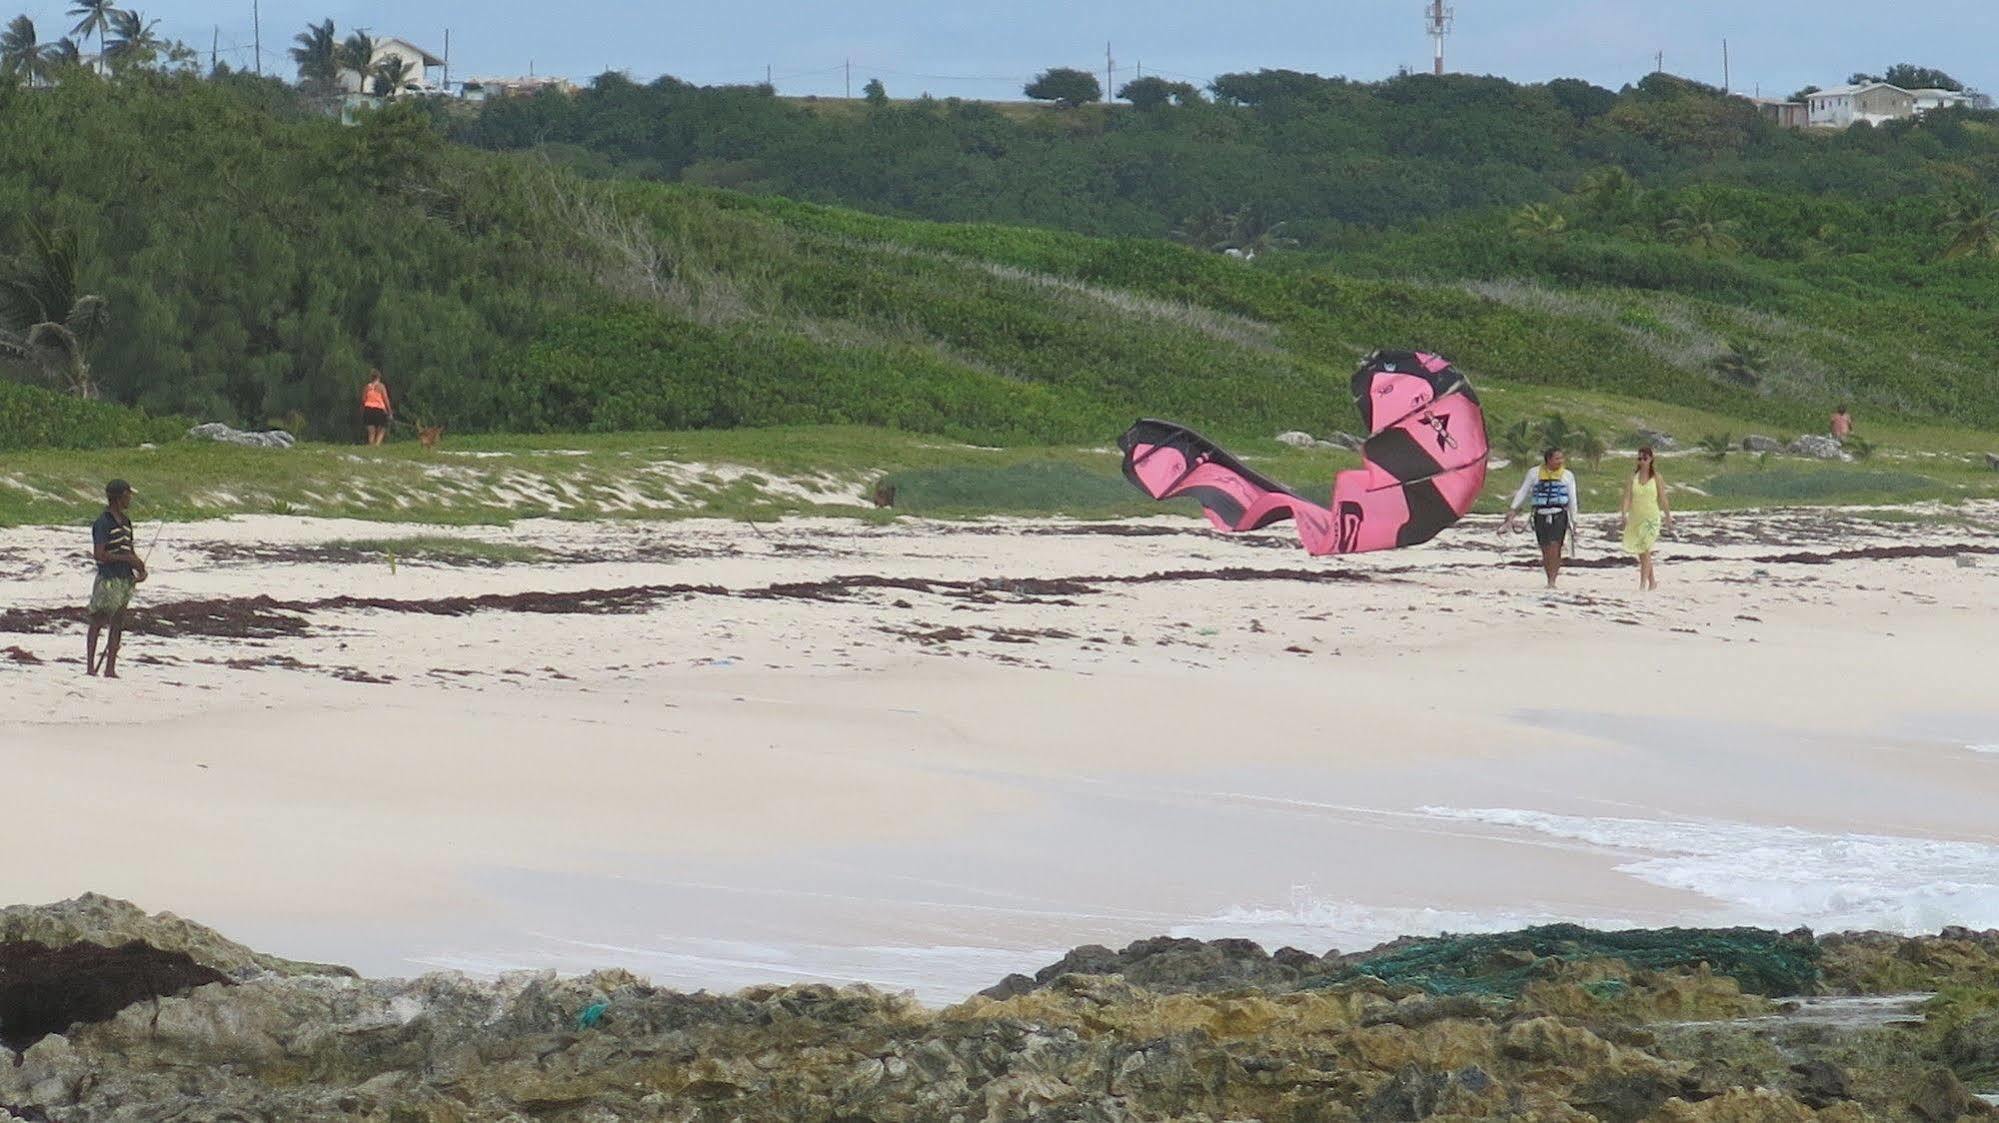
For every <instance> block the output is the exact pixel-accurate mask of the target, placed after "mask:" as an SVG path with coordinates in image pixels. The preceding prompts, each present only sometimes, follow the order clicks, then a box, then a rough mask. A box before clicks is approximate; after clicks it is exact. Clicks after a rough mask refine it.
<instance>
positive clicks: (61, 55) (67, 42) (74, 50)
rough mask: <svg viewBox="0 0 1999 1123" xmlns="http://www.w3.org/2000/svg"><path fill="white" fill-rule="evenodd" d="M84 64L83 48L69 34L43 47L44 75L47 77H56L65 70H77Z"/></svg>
mask: <svg viewBox="0 0 1999 1123" xmlns="http://www.w3.org/2000/svg"><path fill="white" fill-rule="evenodd" d="M82 65H83V48H82V47H79V46H77V45H76V40H74V39H71V38H70V37H69V36H67V35H65V36H63V37H62V38H60V39H58V40H56V41H55V42H53V43H50V44H48V45H47V46H44V47H43V48H42V75H43V77H45V78H54V77H55V76H56V75H57V74H60V73H62V72H63V71H65V70H75V69H78V68H79V67H81V66H82Z"/></svg>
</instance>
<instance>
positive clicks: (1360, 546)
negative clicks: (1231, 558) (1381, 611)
mask: <svg viewBox="0 0 1999 1123" xmlns="http://www.w3.org/2000/svg"><path fill="white" fill-rule="evenodd" d="M1353 395H1354V404H1355V405H1356V406H1357V407H1359V409H1360V418H1361V422H1362V423H1363V424H1364V425H1366V427H1367V432H1368V436H1367V439H1366V441H1364V442H1363V443H1362V445H1361V450H1360V453H1361V467H1360V468H1358V469H1355V470H1354V471H1350V472H1341V473H1339V475H1338V476H1336V477H1334V479H1333V495H1332V501H1331V503H1329V504H1327V505H1325V506H1321V505H1319V504H1317V503H1314V502H1312V501H1311V500H1309V499H1306V498H1304V497H1302V496H1300V495H1299V494H1298V493H1296V492H1294V491H1292V490H1291V489H1290V488H1287V487H1285V486H1284V485H1282V484H1279V483H1274V482H1272V481H1271V480H1269V479H1267V478H1265V477H1264V476H1262V475H1260V474H1258V473H1257V472H1254V471H1252V470H1250V469H1249V468H1248V467H1246V466H1244V465H1243V463H1242V462H1241V461H1239V460H1237V459H1236V458H1235V457H1233V456H1230V455H1229V454H1228V453H1226V452H1224V451H1222V450H1221V448H1219V447H1218V446H1216V445H1215V443H1214V442H1213V441H1210V440H1208V439H1207V438H1206V437H1203V436H1202V435H1200V434H1199V433H1196V432H1194V431H1193V430H1192V429H1188V428H1186V427H1185V426H1181V425H1175V424H1173V423H1172V422H1168V421H1140V422H1138V423H1137V424H1135V425H1133V426H1132V427H1131V428H1130V429H1128V430H1126V431H1125V434H1124V436H1122V437H1120V438H1118V447H1119V448H1121V449H1123V450H1124V474H1125V478H1126V479H1128V480H1130V481H1131V482H1132V483H1133V484H1135V485H1137V487H1138V489H1139V490H1140V491H1143V492H1145V493H1146V494H1147V495H1150V496H1152V497H1153V498H1154V499H1175V498H1179V497H1181V496H1186V497H1188V498H1191V499H1193V500H1195V501H1196V502H1198V503H1199V504H1200V505H1201V506H1202V507H1203V508H1204V509H1205V510H1206V511H1207V514H1208V520H1209V521H1210V522H1212V523H1214V524H1215V526H1217V527H1219V528H1220V529H1222V530H1229V531H1244V530H1260V529H1262V528H1263V527H1266V526H1269V525H1270V524H1272V523H1274V522H1280V521H1282V520H1284V519H1291V520H1293V521H1295V522H1296V523H1297V524H1298V540H1299V541H1300V542H1302V543H1303V544H1304V546H1305V549H1306V550H1307V551H1308V552H1310V553H1312V554H1352V553H1359V552H1361V551H1364V550H1389V549H1394V548H1395V547H1397V546H1414V545H1416V544H1417V543H1419V542H1428V541H1429V540H1430V539H1432V538H1434V537H1436V536H1437V533H1438V532H1439V531H1441V530H1443V529H1444V528H1445V527H1447V526H1449V525H1451V524H1452V523H1454V522H1456V521H1458V519H1459V518H1461V517H1462V516H1463V515H1464V513H1465V512H1466V511H1468V510H1470V509H1471V505H1472V503H1473V501H1474V500H1476V499H1477V498H1478V494H1479V490H1480V489H1481V488H1483V487H1484V486H1485V458H1486V452H1487V448H1488V446H1487V444H1486V437H1485V414H1484V412H1483V411H1482V410H1480V408H1479V404H1478V395H1477V394H1475V393H1473V392H1472V388H1471V384H1470V383H1468V382H1466V381H1465V379H1464V376H1463V375H1461V374H1459V373H1458V372H1457V370H1456V369H1455V368H1454V367H1452V366H1451V364H1449V363H1447V362H1445V361H1444V360H1443V359H1440V358H1438V357H1437V356H1435V355H1426V354H1422V353H1420V352H1414V351H1376V352H1375V353H1374V354H1372V355H1369V356H1368V357H1367V359H1366V361H1365V362H1363V363H1362V364H1361V367H1360V370H1359V371H1357V372H1356V373H1355V374H1354V376H1353Z"/></svg>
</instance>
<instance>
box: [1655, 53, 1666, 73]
mask: <svg viewBox="0 0 1999 1123" xmlns="http://www.w3.org/2000/svg"><path fill="white" fill-rule="evenodd" d="M1652 61H1653V64H1654V65H1653V67H1652V73H1654V74H1664V73H1665V72H1666V52H1664V51H1660V52H1658V53H1657V54H1655V55H1653V56H1652Z"/></svg>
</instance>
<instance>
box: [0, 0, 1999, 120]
mask: <svg viewBox="0 0 1999 1123" xmlns="http://www.w3.org/2000/svg"><path fill="white" fill-rule="evenodd" d="M262 4H263V28H264V52H265V66H266V67H267V68H271V67H277V68H281V69H282V70H283V71H284V72H285V73H287V74H289V73H290V62H289V59H288V58H286V56H285V55H284V53H283V52H284V48H285V47H287V46H289V45H290V41H291V37H292V35H293V34H294V33H296V32H297V31H298V30H299V29H301V28H302V27H304V25H305V24H306V23H308V22H309V21H312V20H315V19H319V18H322V17H326V16H331V17H332V18H333V19H334V20H335V22H336V23H337V24H338V26H339V28H340V29H341V31H342V32H343V33H345V32H346V31H348V30H350V29H352V28H355V27H366V28H368V29H370V30H371V31H372V32H374V33H375V34H378V35H379V34H396V35H401V36H403V37H405V38H408V39H412V40H414V41H416V42H418V43H420V44H422V45H424V46H426V47H428V48H429V49H431V50H433V51H442V49H443V44H444V29H445V28H447V27H448V28H450V29H451V58H452V71H453V76H454V77H465V76H467V75H475V74H496V75H498V74H516V73H525V72H526V71H527V69H528V67H529V65H530V63H532V65H533V66H534V68H535V70H536V71H537V72H539V73H542V74H562V75H567V76H570V77H573V78H576V79H579V80H581V79H585V78H588V77H589V76H591V75H593V74H596V73H598V72H600V71H603V70H605V69H607V68H608V69H619V70H627V71H629V72H631V73H632V75H633V76H634V77H637V78H640V79H642V80H643V79H650V78H652V77H654V76H656V75H659V74H662V73H667V74H675V75H678V76H680V77H683V78H686V79H688V80H690V81H694V82H698V83H703V84H708V83H722V82H749V81H760V80H762V78H763V75H764V68H765V66H766V65H768V66H770V67H771V68H772V71H773V73H774V74H775V76H776V79H777V86H778V88H779V90H780V91H782V92H785V93H798V94H803V93H819V94H833V95H837V94H840V93H842V92H843V74H842V71H841V65H842V63H843V62H844V61H845V60H847V59H849V58H851V59H852V60H853V63H854V70H853V74H854V86H855V89H856V91H857V92H858V89H859V87H860V84H861V83H862V82H863V81H865V80H866V79H867V78H869V77H875V76H879V77H880V78H881V79H882V80H883V81H884V82H886V83H887V85H888V87H889V91H890V93H891V94H894V95H896V96H913V95H915V94H917V93H921V92H925V91H928V92H930V93H933V94H935V95H937V96H939V97H943V96H948V95H952V94H957V95H961V96H965V97H1017V96H1018V95H1019V92H1020V84H1021V82H1022V81H1023V80H1024V79H1025V78H1026V77H1027V76H1029V75H1031V74H1032V73H1034V72H1035V71H1036V70H1038V69H1041V68H1043V67H1046V66H1051V65H1071V66H1083V67H1089V68H1091V69H1093V70H1095V71H1097V72H1098V73H1102V71H1103V66H1104V41H1105V40H1106V39H1109V40H1111V41H1112V43H1113V44H1114V48H1115V53H1116V57H1117V60H1118V64H1119V68H1120V69H1119V74H1118V79H1119V81H1123V80H1124V79H1125V78H1127V77H1129V76H1130V70H1129V68H1130V67H1132V66H1134V65H1137V64H1143V66H1144V67H1145V69H1146V71H1147V72H1148V73H1150V72H1154V71H1157V72H1159V73H1163V74H1169V75H1174V76H1185V77H1191V78H1194V79H1198V80H1201V81H1205V80H1207V79H1208V78H1209V77H1211V76H1213V75H1215V74H1219V73H1225V72H1227V71H1231V70H1246V69H1255V68H1258V67H1288V68H1291V69H1296V70H1306V71H1312V72H1316V73H1321V74H1345V75H1348V76H1350V77H1355V78H1378V77H1381V76H1383V75H1386V74H1389V73H1392V72H1393V71H1394V70H1395V69H1396V67H1397V66H1401V65H1407V66H1411V67H1415V68H1419V69H1420V68H1426V67H1428V65H1429V61H1430V48H1429V43H1428V40H1427V39H1426V38H1425V37H1424V34H1423V28H1422V20H1421V12H1422V9H1423V7H1424V5H1423V3H1422V2H1421V0H1367V2H1361V0H1234V2H1230V0H1165V2H1156V3H1137V2H1134V0H1097V2H1090V0H1084V2H1082V3H1075V2H1072V0H1011V2H1005V3H1001V2H990V0H846V2H836V3H827V2H821V0H721V2H717V0H705V2H702V3H684V2H679V3H669V2H646V0H569V2H567V3H550V2H548V0H532V2H530V0H486V2H483V3H473V2H471V0H330V2H329V0H262ZM133 6H135V7H138V8H139V9H140V10H141V11H143V12H145V14H146V15H147V16H148V17H150V18H157V19H159V20H160V23H161V28H162V30H163V31H165V32H166V33H167V34H168V35H169V36H170V37H179V38H183V39H185V40H187V41H188V42H190V43H193V44H194V45H196V46H198V47H200V48H201V49H203V50H204V51H205V50H206V49H207V48H208V45H209V41H210V29H211V27H214V26H217V25H219V26H220V28H221V32H220V35H221V42H222V46H223V51H224V56H225V57H228V58H232V59H234V60H235V61H237V62H239V63H242V64H244V65H248V63H249V60H250V42H251V18H250V8H251V0H134V3H133ZM68 7H69V4H68V3H67V0H14V4H13V6H12V8H9V7H8V6H7V5H6V3H5V0H0V14H11V11H13V10H23V11H25V12H26V13H27V14H28V15H29V16H31V17H32V18H34V20H35V21H36V24H37V26H38V28H39V29H40V30H41V32H42V34H43V36H44V37H45V38H54V37H55V36H56V35H57V34H60V33H61V32H62V31H65V30H67V26H68V24H69V23H70V22H71V21H70V20H69V19H68V18H67V17H66V16H65V15H64V13H65V11H66V9H67V8H68ZM1889 7H1890V6H1889V5H1884V4H1882V3H1880V2H1879V0H1868V2H1863V0H1816V2H1808V3H1764V4H1759V3H1744V2H1742V0H1732V2H1723V0H1460V2H1459V3H1458V4H1457V5H1456V8H1457V30H1456V32H1455V34H1453V35H1452V36H1451V39H1450V42H1449V48H1448V49H1449V58H1450V64H1451V68H1452V69H1453V70H1461V71H1467V72H1472V73H1490V74H1500V75H1504V76H1506V77H1509V78H1513V79H1516V80H1519V81H1540V80H1544V79H1548V78H1555V77H1579V78H1587V79H1589V80H1591V81H1594V82H1597V83H1600V84H1602V85H1607V86H1611V87H1616V86H1619V85H1622V84H1623V83H1625V82H1627V81H1631V80H1633V79H1635V78H1637V77H1639V76H1641V75H1643V74H1645V73H1646V72H1648V71H1650V70H1651V69H1652V66H1653V61H1652V60H1653V54H1654V52H1656V51H1664V52H1665V57H1666V69H1667V70H1670V71H1672V72H1674V73H1676V74H1683V75H1686V76H1688V77H1692V78H1698V79H1701V80H1704V81H1709V82H1714V83H1717V84H1718V83H1719V82H1720V81H1721V77H1722V73H1721V41H1722V39H1723V38H1724V37H1725V38H1727V39H1728V41H1729V49H1730V54H1731V58H1732V61H1733V66H1732V75H1733V78H1734V85H1735V87H1736V88H1737V89H1741V90H1751V89H1752V88H1754V87H1755V86H1757V85H1758V84H1760V85H1761V87H1762V90H1763V92H1765V93H1766V94H1768V93H1775V94H1785V93H1789V92H1790V91H1792V90H1794V89H1796V88H1798V87H1799V86H1802V85H1804V84H1805V83H1807V82H1811V83H1816V84H1819V85H1831V84H1833V83H1836V82H1838V81H1841V80H1843V79H1844V78H1845V77H1846V76H1847V74H1848V73H1850V72H1851V71H1854V70H1857V69H1863V68H1864V69H1879V68H1882V67H1885V66H1888V65H1889V64H1891V63H1895V62H1903V61H1908V62H1917V63H1922V64H1925V65H1930V66H1937V67H1941V68H1943V69H1945V70H1948V71H1950V72H1952V73H1954V74H1956V75H1957V76H1958V77H1959V78H1960V79H1963V80H1965V81H1968V82H1970V83H1972V84H1973V85H1978V86H1981V87H1985V88H1988V89H1990V88H1993V87H1995V86H1999V60H1995V58H1994V55H1993V47H1994V45H1995V44H1999V4H1995V3H1993V2H1992V0H1925V2H1923V3H1911V4H1907V5H1900V4H1898V5H1894V6H1893V7H1894V9H1895V11H1894V14H1893V16H1892V17H1889V16H1887V15H1885V14H1884V13H1885V12H1887V11H1888V10H1889Z"/></svg>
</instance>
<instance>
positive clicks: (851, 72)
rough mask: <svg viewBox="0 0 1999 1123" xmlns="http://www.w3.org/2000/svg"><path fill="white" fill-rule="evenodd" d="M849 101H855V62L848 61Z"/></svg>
mask: <svg viewBox="0 0 1999 1123" xmlns="http://www.w3.org/2000/svg"><path fill="white" fill-rule="evenodd" d="M847 100H848V101H852V100H854V60H853V59H848V60H847Z"/></svg>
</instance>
